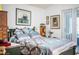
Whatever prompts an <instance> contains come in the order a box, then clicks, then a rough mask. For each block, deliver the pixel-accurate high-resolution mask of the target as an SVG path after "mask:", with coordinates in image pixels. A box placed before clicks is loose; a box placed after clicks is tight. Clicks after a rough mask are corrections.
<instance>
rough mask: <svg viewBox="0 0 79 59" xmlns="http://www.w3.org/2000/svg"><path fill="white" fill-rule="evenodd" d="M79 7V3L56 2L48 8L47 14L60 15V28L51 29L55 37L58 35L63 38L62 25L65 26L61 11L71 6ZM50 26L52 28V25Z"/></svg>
mask: <svg viewBox="0 0 79 59" xmlns="http://www.w3.org/2000/svg"><path fill="white" fill-rule="evenodd" d="M76 7H79V5H77V4H64V5H62V4H60V5H59V4H58V5H57V4H55V5H52V6H51V7H49V8H47V9H46V16H52V15H60V29H51V31H52V32H54V33H53V34H52V36H53V37H58V38H61V36H62V34H61V32H62V30H61V29H62V27H63V20H62V17H63V16H62V15H61V11H62V10H65V9H71V8H76ZM48 28H50V25H49V26H48Z"/></svg>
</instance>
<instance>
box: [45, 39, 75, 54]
mask: <svg viewBox="0 0 79 59" xmlns="http://www.w3.org/2000/svg"><path fill="white" fill-rule="evenodd" d="M43 39H44V41H46V42H47V43H46V44H45V47H47V48H49V49H50V50H51V51H52V54H53V55H59V54H61V53H62V52H64V51H67V50H68V49H70V48H71V47H73V46H75V45H76V43H75V42H74V41H72V40H65V39H64V40H59V39H54V38H43Z"/></svg>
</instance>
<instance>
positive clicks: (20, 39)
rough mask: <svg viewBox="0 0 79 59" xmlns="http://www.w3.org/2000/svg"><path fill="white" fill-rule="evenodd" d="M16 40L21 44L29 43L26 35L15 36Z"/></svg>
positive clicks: (28, 37)
mask: <svg viewBox="0 0 79 59" xmlns="http://www.w3.org/2000/svg"><path fill="white" fill-rule="evenodd" d="M17 38H18V40H19V41H20V42H21V41H22V42H29V41H30V39H31V38H30V36H28V35H26V34H19V35H17Z"/></svg>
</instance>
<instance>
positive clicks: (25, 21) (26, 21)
mask: <svg viewBox="0 0 79 59" xmlns="http://www.w3.org/2000/svg"><path fill="white" fill-rule="evenodd" d="M16 25H23V26H31V11H28V10H24V9H20V8H16Z"/></svg>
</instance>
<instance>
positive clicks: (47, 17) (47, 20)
mask: <svg viewBox="0 0 79 59" xmlns="http://www.w3.org/2000/svg"><path fill="white" fill-rule="evenodd" d="M46 24H47V25H49V16H46Z"/></svg>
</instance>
